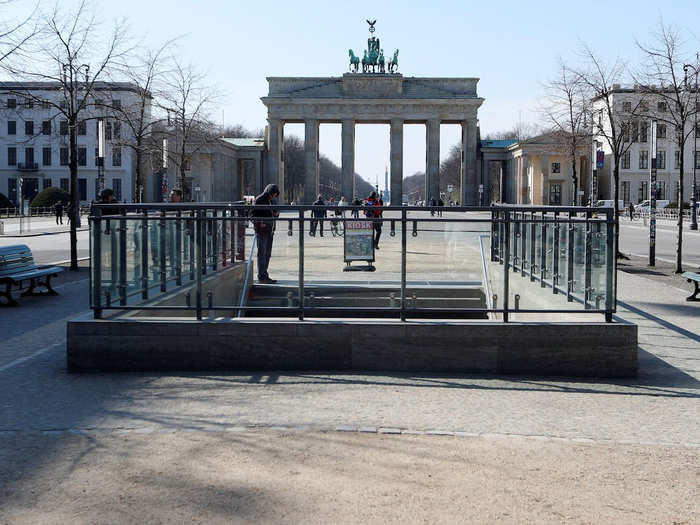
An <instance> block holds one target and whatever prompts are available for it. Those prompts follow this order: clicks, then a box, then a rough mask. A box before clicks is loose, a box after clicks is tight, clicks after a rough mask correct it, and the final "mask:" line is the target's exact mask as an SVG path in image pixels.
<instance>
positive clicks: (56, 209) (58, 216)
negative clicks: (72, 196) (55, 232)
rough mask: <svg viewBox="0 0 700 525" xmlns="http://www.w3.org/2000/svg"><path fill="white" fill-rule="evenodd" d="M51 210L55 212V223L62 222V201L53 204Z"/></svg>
mask: <svg viewBox="0 0 700 525" xmlns="http://www.w3.org/2000/svg"><path fill="white" fill-rule="evenodd" d="M53 211H54V213H55V214H56V224H63V201H58V202H57V203H56V204H54V205H53ZM59 221H60V222H59Z"/></svg>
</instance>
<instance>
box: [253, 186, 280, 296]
mask: <svg viewBox="0 0 700 525" xmlns="http://www.w3.org/2000/svg"><path fill="white" fill-rule="evenodd" d="M279 194H280V190H279V188H278V187H277V184H268V185H267V186H265V190H264V191H263V192H262V193H261V194H260V195H258V196H257V197H256V198H255V206H266V207H265V208H254V209H253V212H252V213H251V216H252V218H253V228H254V229H255V242H256V243H257V244H258V282H259V283H264V284H274V283H276V282H277V280H276V279H272V278H270V274H268V272H267V269H268V266H269V265H270V256H271V255H272V239H273V236H274V233H275V221H274V220H273V218H274V217H279V210H277V209H276V208H272V207H271V206H273V205H274V204H275V199H276V198H277V197H278V196H279Z"/></svg>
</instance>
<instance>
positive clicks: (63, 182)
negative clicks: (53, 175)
mask: <svg viewBox="0 0 700 525" xmlns="http://www.w3.org/2000/svg"><path fill="white" fill-rule="evenodd" d="M60 184H61V189H62V190H63V191H65V192H66V193H69V191H68V179H67V178H62V179H61V181H60Z"/></svg>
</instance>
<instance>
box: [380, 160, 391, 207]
mask: <svg viewBox="0 0 700 525" xmlns="http://www.w3.org/2000/svg"><path fill="white" fill-rule="evenodd" d="M382 197H383V200H384V204H386V205H387V206H388V205H389V204H390V203H391V191H390V190H389V168H388V166H384V195H383V196H382Z"/></svg>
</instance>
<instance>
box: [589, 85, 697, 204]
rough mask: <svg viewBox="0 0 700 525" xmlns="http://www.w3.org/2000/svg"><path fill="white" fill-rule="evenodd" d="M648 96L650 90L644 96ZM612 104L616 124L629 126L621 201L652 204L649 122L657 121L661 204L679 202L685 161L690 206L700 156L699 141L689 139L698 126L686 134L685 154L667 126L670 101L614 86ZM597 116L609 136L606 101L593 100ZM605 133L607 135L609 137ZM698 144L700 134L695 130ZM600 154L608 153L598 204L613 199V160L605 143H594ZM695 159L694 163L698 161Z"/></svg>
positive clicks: (685, 196)
mask: <svg viewBox="0 0 700 525" xmlns="http://www.w3.org/2000/svg"><path fill="white" fill-rule="evenodd" d="M646 91H648V90H646ZM611 100H612V104H613V112H614V114H615V117H614V118H615V120H616V121H618V122H625V123H627V129H626V130H625V131H624V137H625V139H626V145H627V146H629V148H628V149H627V151H626V153H625V154H624V155H623V157H622V159H621V160H620V195H619V198H620V199H621V200H623V201H624V204H625V206H627V205H628V204H630V203H632V204H637V203H639V202H641V201H643V200H645V199H648V198H649V168H650V162H651V160H650V158H651V157H650V147H651V133H650V122H651V121H652V120H653V119H656V120H657V122H658V128H657V130H658V131H657V148H656V149H657V195H656V197H657V199H665V200H669V201H671V202H677V201H678V188H679V179H680V158H681V155H683V157H684V165H685V179H684V180H685V188H684V194H683V201H685V202H688V201H690V198H691V194H692V173H693V161H695V162H696V163H697V169H700V156H697V155H695V154H694V150H695V137H694V136H693V133H691V132H692V131H693V130H692V127H693V126H694V122H689V123H688V127H687V128H686V130H685V133H686V134H687V133H690V138H689V139H688V141H687V142H686V146H685V151H683V152H681V150H680V148H679V147H678V144H677V140H676V128H675V126H674V125H672V124H670V122H668V121H669V120H671V121H672V120H673V119H672V118H671V117H670V115H669V108H668V106H667V104H668V103H667V101H665V100H663V99H661V98H659V97H654V95H650V94H649V93H648V92H645V91H643V90H642V89H640V88H639V87H631V88H625V87H621V86H619V85H615V86H614V89H613V91H612V95H611ZM593 107H594V109H595V111H596V116H595V117H594V118H597V119H599V123H600V125H602V126H603V127H604V128H605V129H606V130H610V121H609V119H608V118H607V112H606V111H605V110H604V103H603V101H602V100H594V102H593ZM606 133H609V131H607V132H606ZM695 135H697V137H698V141H699V142H700V130H698V129H696V130H695ZM596 139H597V141H598V143H599V145H600V148H601V149H602V150H603V151H604V152H605V165H604V167H603V169H602V171H601V174H600V175H601V176H600V191H599V197H598V198H600V199H613V198H614V184H613V157H612V152H611V150H610V147H609V146H608V143H607V141H606V140H605V139H604V138H603V137H596ZM694 157H695V158H694Z"/></svg>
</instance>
